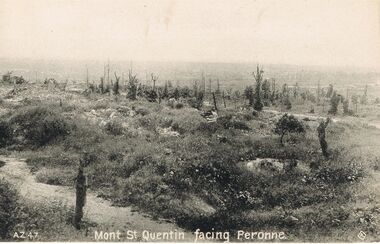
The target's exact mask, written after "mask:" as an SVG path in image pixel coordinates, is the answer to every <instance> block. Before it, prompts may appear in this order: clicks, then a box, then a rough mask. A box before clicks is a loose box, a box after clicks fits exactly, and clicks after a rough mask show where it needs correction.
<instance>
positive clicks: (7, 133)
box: [0, 121, 12, 147]
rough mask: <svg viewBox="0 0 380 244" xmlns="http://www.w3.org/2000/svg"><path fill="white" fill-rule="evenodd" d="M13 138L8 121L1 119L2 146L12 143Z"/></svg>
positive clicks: (0, 140)
mask: <svg viewBox="0 0 380 244" xmlns="http://www.w3.org/2000/svg"><path fill="white" fill-rule="evenodd" d="M11 139H12V130H11V128H10V126H9V125H8V123H6V122H5V121H0V147H2V146H5V145H7V144H8V143H10V140H11Z"/></svg>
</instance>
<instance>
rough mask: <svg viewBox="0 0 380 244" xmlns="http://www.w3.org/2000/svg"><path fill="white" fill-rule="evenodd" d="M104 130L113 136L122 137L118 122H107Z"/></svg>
mask: <svg viewBox="0 0 380 244" xmlns="http://www.w3.org/2000/svg"><path fill="white" fill-rule="evenodd" d="M105 130H106V132H107V133H109V134H111V135H114V136H119V135H122V134H123V132H124V128H123V125H122V124H121V122H120V121H109V122H108V123H107V124H106V126H105Z"/></svg>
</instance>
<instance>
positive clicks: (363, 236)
mask: <svg viewBox="0 0 380 244" xmlns="http://www.w3.org/2000/svg"><path fill="white" fill-rule="evenodd" d="M366 236H367V234H366V233H365V232H364V231H360V232H359V234H358V238H359V239H360V240H362V241H364V240H365V237H366Z"/></svg>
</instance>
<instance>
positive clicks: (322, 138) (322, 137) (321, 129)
mask: <svg viewBox="0 0 380 244" xmlns="http://www.w3.org/2000/svg"><path fill="white" fill-rule="evenodd" d="M329 122H330V118H327V119H326V121H322V122H321V123H319V126H318V128H317V131H318V138H319V143H320V144H321V148H322V154H323V156H325V158H328V157H329V153H328V151H327V141H326V128H327V126H328V124H329Z"/></svg>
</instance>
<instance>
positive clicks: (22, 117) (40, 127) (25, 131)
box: [9, 106, 70, 146]
mask: <svg viewBox="0 0 380 244" xmlns="http://www.w3.org/2000/svg"><path fill="white" fill-rule="evenodd" d="M9 124H11V125H12V126H13V129H14V131H15V132H14V135H13V136H14V137H15V136H16V137H20V136H21V137H23V138H25V139H26V142H27V143H30V144H33V145H36V146H44V145H46V144H47V143H49V142H51V141H52V140H54V139H57V138H59V137H63V136H65V135H68V134H69V132H70V126H69V123H68V122H67V121H66V120H65V119H64V118H63V117H62V116H61V115H60V114H59V113H58V112H55V111H53V110H52V109H51V108H49V107H42V106H33V107H27V108H25V109H22V110H21V111H18V112H16V113H15V115H13V116H12V117H11V118H10V120H9ZM21 143H23V142H21Z"/></svg>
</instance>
